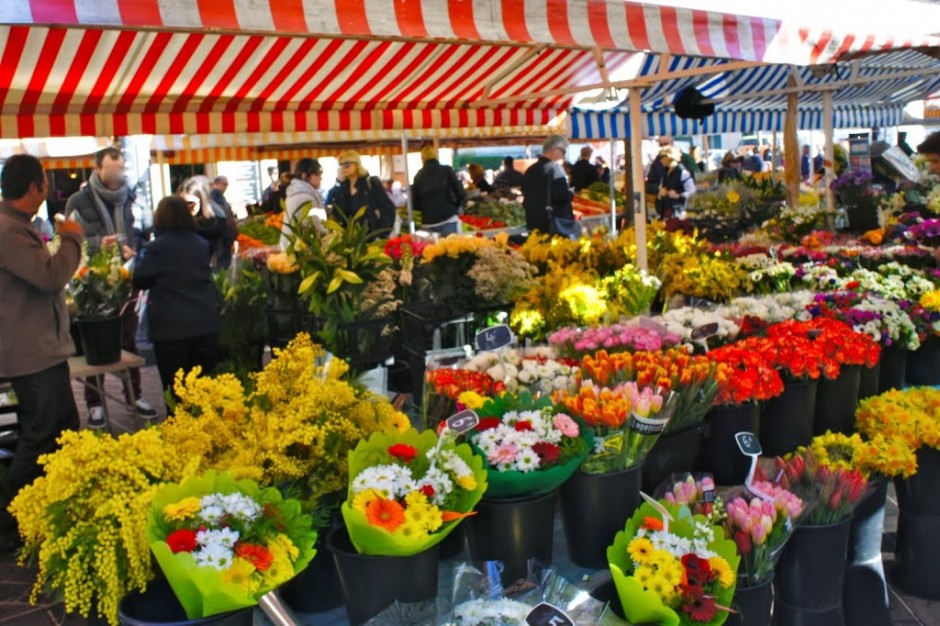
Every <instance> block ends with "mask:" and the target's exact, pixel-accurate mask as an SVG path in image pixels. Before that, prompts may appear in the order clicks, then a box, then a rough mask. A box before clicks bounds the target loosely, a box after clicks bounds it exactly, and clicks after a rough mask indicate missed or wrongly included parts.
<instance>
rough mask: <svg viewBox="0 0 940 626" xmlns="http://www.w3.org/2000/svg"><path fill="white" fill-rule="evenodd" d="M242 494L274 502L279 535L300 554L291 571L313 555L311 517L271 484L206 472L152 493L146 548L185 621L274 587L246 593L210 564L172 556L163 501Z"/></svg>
mask: <svg viewBox="0 0 940 626" xmlns="http://www.w3.org/2000/svg"><path fill="white" fill-rule="evenodd" d="M236 492H239V493H243V494H245V495H246V496H248V497H250V498H252V499H253V500H255V501H256V502H257V503H259V504H261V505H262V506H264V505H274V506H276V507H277V508H278V510H279V511H280V514H281V520H282V522H283V525H284V529H283V531H282V532H283V534H285V535H286V536H287V537H288V538H290V540H291V542H292V543H293V544H294V546H296V547H297V549H298V551H299V555H298V557H297V559H296V560H295V561H294V563H293V566H294V573H295V575H296V574H298V573H300V572H302V571H303V570H304V569H305V568H306V567H307V565H308V564H309V563H310V561H311V560H312V559H313V557H314V556H315V555H316V550H315V549H314V547H313V546H314V544H315V543H316V541H317V533H316V531H315V530H313V529H312V523H313V520H312V518H311V517H310V516H309V515H305V514H304V513H303V512H302V511H301V507H300V503H299V502H298V501H296V500H285V499H284V498H283V497H282V496H281V493H280V492H279V491H278V490H277V489H275V488H271V487H269V488H266V489H262V488H261V487H259V486H258V484H257V483H255V482H254V481H251V480H235V479H234V478H233V477H232V475H231V474H229V473H227V472H225V473H216V472H215V471H210V472H207V473H205V474H203V475H202V476H197V477H194V478H190V479H188V480H185V481H183V482H182V483H179V484H170V485H166V486H165V487H163V488H161V489H160V490H159V491H157V492H156V493H155V494H154V497H153V504H152V506H151V510H150V514H149V516H148V522H147V540H148V541H149V542H150V550H151V552H153V555H154V557H155V558H156V559H157V562H158V563H159V564H160V568H161V569H162V570H163V573H164V575H165V576H166V578H167V581H168V582H169V583H170V587H172V589H173V592H174V594H176V598H177V599H178V600H179V602H180V604H181V605H182V607H183V609H184V610H185V611H186V616H187V617H188V618H189V619H199V618H202V617H208V616H210V615H216V614H218V613H226V612H228V611H235V610H238V609H243V608H246V607H250V606H254V605H256V604H257V603H258V600H259V599H260V598H261V596H263V595H264V594H266V593H268V592H269V591H272V590H273V587H268V586H264V585H263V586H261V587H260V588H259V589H258V590H257V591H255V592H254V593H249V592H248V591H247V590H245V589H243V588H242V587H241V586H239V585H238V584H236V583H227V582H225V581H224V580H223V579H222V572H220V571H219V570H217V569H215V568H214V567H205V566H204V567H199V566H197V565H196V560H195V559H194V558H193V555H192V554H190V553H188V552H179V553H177V554H173V552H172V551H171V550H170V547H169V545H167V543H166V541H165V539H166V537H167V535H168V534H169V532H170V528H169V527H168V526H167V525H166V524H165V523H164V521H163V515H162V511H163V509H164V507H165V506H166V505H168V504H173V503H176V502H179V501H180V500H182V499H183V498H187V497H190V496H192V497H197V498H199V497H201V496H204V495H208V494H211V493H223V494H227V493H236Z"/></svg>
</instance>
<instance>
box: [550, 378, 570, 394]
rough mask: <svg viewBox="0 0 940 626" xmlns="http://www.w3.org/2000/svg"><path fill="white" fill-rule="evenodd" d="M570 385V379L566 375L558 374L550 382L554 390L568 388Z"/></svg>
mask: <svg viewBox="0 0 940 626" xmlns="http://www.w3.org/2000/svg"><path fill="white" fill-rule="evenodd" d="M570 386H571V379H570V378H568V377H567V376H559V377H558V378H556V379H555V380H554V381H553V382H552V387H553V388H554V389H555V390H556V391H561V390H562V389H568V388H569V387H570Z"/></svg>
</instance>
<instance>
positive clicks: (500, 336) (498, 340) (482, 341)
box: [476, 324, 513, 351]
mask: <svg viewBox="0 0 940 626" xmlns="http://www.w3.org/2000/svg"><path fill="white" fill-rule="evenodd" d="M512 340H513V337H512V330H510V329H509V326H506V325H505V324H500V325H499V326H491V327H490V328H484V329H483V330H481V331H480V332H478V333H477V340H476V344H477V350H482V351H488V350H499V349H500V348H505V347H506V346H508V345H509V344H511V343H512Z"/></svg>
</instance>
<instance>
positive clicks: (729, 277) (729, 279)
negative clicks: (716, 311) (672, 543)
mask: <svg viewBox="0 0 940 626" xmlns="http://www.w3.org/2000/svg"><path fill="white" fill-rule="evenodd" d="M659 277H660V279H661V280H662V282H663V292H664V293H665V294H666V295H667V296H669V297H671V296H673V295H675V294H682V295H685V296H695V297H699V298H705V299H707V300H712V301H715V302H727V301H729V300H731V299H732V298H734V297H735V296H736V295H738V294H739V293H740V292H741V289H742V287H743V286H744V285H746V284H747V281H748V273H747V271H746V270H744V269H743V268H741V267H740V266H739V265H738V264H737V263H735V262H733V261H730V260H727V259H724V258H722V257H720V256H717V255H710V254H700V255H697V256H687V255H685V254H682V253H679V252H676V253H673V254H669V255H667V256H666V257H665V258H664V259H663V262H662V264H661V265H660V268H659Z"/></svg>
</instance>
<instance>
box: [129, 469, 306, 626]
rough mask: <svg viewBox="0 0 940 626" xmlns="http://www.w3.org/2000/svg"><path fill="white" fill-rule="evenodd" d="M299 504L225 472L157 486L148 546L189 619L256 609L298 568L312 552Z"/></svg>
mask: <svg viewBox="0 0 940 626" xmlns="http://www.w3.org/2000/svg"><path fill="white" fill-rule="evenodd" d="M312 522H313V520H312V519H311V517H310V516H309V515H304V514H303V513H302V512H301V509H300V502H298V501H296V500H289V499H284V498H282V496H281V493H280V492H279V491H278V490H277V489H274V488H267V489H261V488H260V487H259V486H258V485H257V483H255V482H254V481H251V480H238V481H236V480H235V479H234V478H232V476H231V475H230V474H228V473H216V472H214V471H211V472H207V473H206V474H204V475H202V476H197V477H195V478H190V479H188V480H185V481H183V482H182V483H179V484H170V485H167V486H166V487H163V488H162V489H160V490H159V491H158V492H157V493H156V494H155V495H154V498H153V506H152V508H151V511H150V515H149V518H148V523H147V539H148V541H150V549H151V551H152V552H153V555H154V556H155V557H156V559H157V562H158V563H159V564H160V567H161V568H162V569H163V573H164V574H165V575H166V578H167V580H168V581H169V583H170V586H171V587H172V588H173V592H174V593H175V594H176V597H177V599H178V600H179V601H180V604H181V605H182V606H183V609H185V611H186V616H187V617H189V618H190V619H198V618H201V617H207V616H209V615H215V614H217V613H224V612H226V611H234V610H236V609H241V608H245V607H250V606H254V605H255V604H257V603H258V601H259V600H260V598H261V596H263V595H264V594H266V593H268V592H269V591H272V590H274V589H276V588H277V587H279V586H280V585H282V584H283V583H285V582H287V581H288V580H290V579H291V578H293V577H294V576H295V575H296V574H298V573H299V572H301V571H303V569H304V568H305V567H307V564H308V563H310V560H311V559H312V558H313V556H314V554H315V553H316V551H315V550H314V548H313V545H314V543H315V542H316V540H317V533H316V531H314V530H313V529H312Z"/></svg>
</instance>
